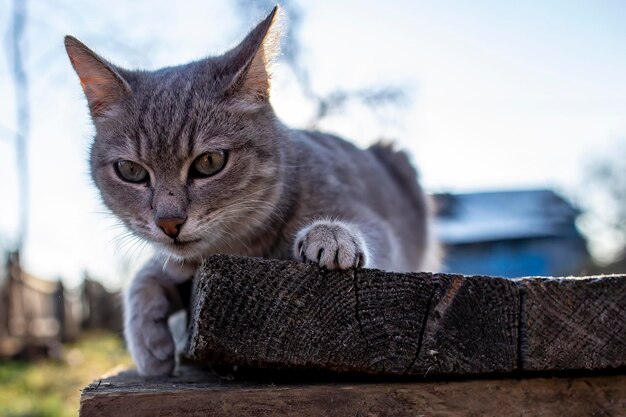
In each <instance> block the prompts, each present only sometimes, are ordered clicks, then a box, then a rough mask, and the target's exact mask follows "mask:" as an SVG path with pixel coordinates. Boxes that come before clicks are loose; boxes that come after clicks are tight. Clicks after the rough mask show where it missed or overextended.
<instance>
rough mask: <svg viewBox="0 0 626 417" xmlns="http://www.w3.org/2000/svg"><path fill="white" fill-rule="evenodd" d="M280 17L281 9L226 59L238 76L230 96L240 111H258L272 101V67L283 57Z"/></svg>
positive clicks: (229, 91)
mask: <svg viewBox="0 0 626 417" xmlns="http://www.w3.org/2000/svg"><path fill="white" fill-rule="evenodd" d="M279 16H280V12H279V8H278V6H275V7H274V8H273V9H272V11H271V13H270V14H269V15H268V16H267V17H266V18H265V19H264V20H263V21H262V22H261V23H259V24H258V25H257V26H256V27H255V28H254V29H252V31H251V32H250V33H249V34H248V36H246V38H245V39H244V40H243V41H242V42H241V43H240V44H239V45H238V46H237V47H235V48H234V49H233V50H231V51H230V52H228V53H226V55H224V58H225V59H226V60H227V66H228V67H230V68H231V70H232V71H233V72H234V76H233V78H232V79H231V81H230V83H229V85H228V87H227V89H226V96H227V97H229V98H230V99H234V102H235V103H236V104H237V106H238V107H242V108H244V109H254V108H257V107H258V106H259V105H262V104H265V103H267V102H268V101H269V97H270V78H271V73H270V66H271V64H272V61H273V60H274V59H275V58H276V56H277V55H278V53H279V46H280V45H279V44H280V35H281V33H280V28H279V26H280V25H279V24H278V21H279V20H280V19H279Z"/></svg>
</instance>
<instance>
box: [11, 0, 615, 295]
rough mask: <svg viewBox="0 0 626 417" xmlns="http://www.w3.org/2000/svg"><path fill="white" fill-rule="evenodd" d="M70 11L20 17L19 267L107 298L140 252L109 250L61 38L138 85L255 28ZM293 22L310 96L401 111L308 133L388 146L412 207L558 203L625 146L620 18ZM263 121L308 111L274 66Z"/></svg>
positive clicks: (164, 10) (415, 5)
mask: <svg viewBox="0 0 626 417" xmlns="http://www.w3.org/2000/svg"><path fill="white" fill-rule="evenodd" d="M79 4H80V7H77V3H76V2H73V1H70V0H58V1H45V0H39V1H31V2H29V6H28V12H29V21H28V26H27V29H26V48H27V52H26V57H25V58H26V62H25V64H26V68H27V72H28V77H29V80H30V86H31V91H30V96H29V97H30V101H31V112H32V114H31V117H32V130H31V137H30V144H29V147H30V149H29V154H28V156H29V163H30V170H29V173H30V177H31V203H32V204H31V206H30V216H29V220H30V228H29V233H28V236H27V240H26V242H25V252H24V254H23V259H24V261H25V264H26V268H27V269H28V270H29V271H31V272H32V273H34V274H36V275H38V276H41V277H44V278H50V279H53V278H56V277H63V278H64V280H65V281H66V282H67V283H68V284H70V285H76V284H77V283H79V281H80V278H81V277H82V274H83V272H84V271H85V270H87V271H89V272H90V273H91V274H92V275H94V276H96V277H99V278H101V279H102V280H103V281H104V282H105V283H106V284H107V285H109V286H111V287H119V286H123V285H125V283H126V282H127V281H128V278H129V276H130V275H131V274H132V272H133V271H134V270H136V268H137V267H138V266H139V263H140V260H139V258H145V257H146V256H149V249H146V250H143V251H142V249H143V248H142V247H141V246H142V245H138V244H135V243H133V242H128V241H122V242H121V243H120V240H119V238H118V236H119V235H120V233H121V231H120V229H119V228H116V227H115V226H114V225H115V221H114V219H112V218H111V216H110V215H109V214H108V213H107V212H106V209H105V208H104V207H103V206H102V205H101V203H100V200H99V196H98V193H97V191H96V190H95V188H94V187H93V185H92V184H91V180H90V177H89V173H88V166H87V162H86V161H87V154H88V149H89V144H90V141H91V138H92V136H93V127H92V125H91V122H90V120H89V117H88V112H87V107H86V102H85V99H84V97H83V95H82V91H81V89H80V86H79V83H78V80H77V78H76V76H75V74H74V72H73V71H72V69H71V66H70V65H69V62H68V60H67V57H66V55H65V51H64V49H63V42H62V41H63V36H64V35H65V34H73V35H75V36H77V37H78V38H79V39H81V40H83V41H84V42H85V43H86V44H87V45H89V46H90V47H91V48H93V49H94V50H96V51H97V52H98V53H100V54H101V55H103V56H104V57H106V58H108V59H110V60H111V61H113V62H115V63H116V64H119V65H122V66H126V67H129V68H144V69H155V68H158V67H160V66H165V65H174V64H181V63H185V62H187V61H190V60H193V59H197V58H199V57H203V56H207V55H213V54H219V53H221V52H224V51H226V50H227V49H228V48H230V47H232V46H234V45H235V44H236V43H237V42H238V41H239V40H241V39H242V38H243V36H244V35H245V34H246V31H247V30H248V29H249V28H250V27H252V26H253V24H254V23H255V19H252V18H251V17H250V16H249V15H247V14H246V15H245V16H244V15H243V14H242V13H241V12H240V11H238V9H237V8H236V7H235V2H228V1H217V0H201V1H185V2H171V1H165V0H158V1H137V2H128V1H119V0H115V1H108V2H101V1H81V2H80V3H79ZM296 4H297V5H298V7H299V8H300V10H301V12H302V16H303V24H302V27H301V30H300V31H299V33H298V34H297V35H298V36H299V40H300V42H301V46H302V48H303V54H302V59H303V60H304V62H305V64H306V66H307V68H308V69H309V71H310V73H311V79H312V85H313V88H314V89H315V91H317V92H319V93H320V94H322V93H324V92H329V91H333V90H335V89H338V88H342V89H349V88H363V87H369V86H376V85H397V86H400V87H401V88H402V89H403V90H404V91H405V92H406V94H407V97H408V100H407V101H406V102H404V103H402V104H401V106H399V107H396V108H388V109H387V110H385V112H384V114H383V116H382V117H374V116H372V114H371V113H369V112H368V111H367V110H366V109H364V108H363V107H362V106H358V105H353V106H349V107H348V108H347V109H346V110H345V111H344V112H343V113H342V114H339V115H336V116H333V117H330V118H328V119H327V120H325V121H324V122H323V123H322V124H321V126H320V127H321V128H322V129H324V130H327V131H331V132H334V133H337V134H339V135H341V136H343V137H345V138H347V139H349V140H352V141H353V142H355V143H357V144H358V145H362V146H366V145H368V144H370V143H372V142H374V141H375V140H377V139H378V138H380V137H390V138H393V139H394V140H395V141H396V142H397V143H398V145H399V146H400V147H402V148H404V149H406V150H407V151H408V152H409V153H410V154H411V156H412V158H413V161H414V162H415V164H416V165H417V166H418V167H419V171H420V177H421V180H422V182H423V183H424V185H425V187H426V188H427V189H428V190H429V191H433V192H442V191H452V192H461V191H475V190H492V189H495V190H501V189H524V188H538V187H541V188H544V187H548V188H553V189H556V190H557V191H559V192H561V193H563V194H564V195H566V196H575V195H579V194H580V193H581V184H583V183H584V179H585V172H586V167H587V166H588V164H589V163H590V161H592V160H593V159H594V158H601V157H603V156H604V155H611V154H612V153H613V152H614V149H616V148H617V147H618V146H624V145H623V144H624V140H626V25H624V23H623V22H624V21H626V3H624V2H622V1H608V0H607V1H594V2H589V1H564V0H563V1H559V0H557V1H551V2H543V1H525V2H502V1H480V0H479V1H473V2H467V1H437V2H426V1H414V0H413V1H404V0H396V1H393V2H380V1H367V0H365V1H363V0H361V1H357V0H345V1H330V0H318V1H299V2H296ZM11 10H12V1H9V0H0V30H1V31H2V32H1V33H0V36H2V37H3V38H6V34H7V28H8V27H9V23H10V21H9V17H10V15H11ZM268 11H269V10H268ZM261 17H263V16H261V15H259V16H258V18H259V19H260V18H261ZM286 24H289V22H286ZM3 40H6V39H3ZM6 45H7V43H6V42H3V43H2V44H1V46H0V49H1V52H2V55H1V58H0V249H1V248H2V247H5V248H6V247H9V246H10V245H11V244H12V243H13V242H14V239H15V237H16V233H17V230H16V225H17V219H18V208H17V179H16V173H15V152H14V148H13V138H12V132H14V131H15V126H16V121H15V118H16V114H15V104H14V103H15V96H14V91H13V84H12V78H11V75H10V72H9V68H10V67H9V62H8V61H7V49H6ZM272 103H273V104H274V107H275V109H276V112H277V114H278V116H279V117H280V118H281V119H282V120H283V121H284V122H285V123H286V124H288V125H290V126H292V127H303V126H305V125H306V124H307V122H308V121H309V120H310V118H311V117H312V112H313V106H312V104H311V103H310V102H308V101H307V99H306V97H305V96H304V95H303V94H302V92H301V91H300V90H299V88H298V85H297V83H296V81H295V78H294V76H293V74H291V73H290V71H289V69H288V68H287V66H286V65H285V64H284V63H283V64H281V62H280V61H279V62H278V64H277V66H276V68H275V73H274V83H273V91H272ZM583 193H584V191H583ZM605 250H610V248H605Z"/></svg>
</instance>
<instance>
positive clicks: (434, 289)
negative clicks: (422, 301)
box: [403, 277, 439, 375]
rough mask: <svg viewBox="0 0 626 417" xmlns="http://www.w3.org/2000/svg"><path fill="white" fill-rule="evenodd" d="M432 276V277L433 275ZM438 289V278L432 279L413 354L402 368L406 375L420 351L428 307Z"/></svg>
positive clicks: (428, 312)
mask: <svg viewBox="0 0 626 417" xmlns="http://www.w3.org/2000/svg"><path fill="white" fill-rule="evenodd" d="M433 278H434V277H433ZM438 289H439V279H438V278H437V279H433V289H432V291H431V292H430V295H429V296H428V301H427V302H426V310H425V311H424V320H423V321H422V326H421V328H420V334H419V336H418V338H417V348H416V349H415V355H414V356H413V360H412V361H411V363H410V364H409V366H408V367H407V368H406V369H405V370H404V372H403V375H407V374H408V373H409V372H411V369H413V366H415V363H416V362H417V358H418V357H419V355H420V352H421V351H422V343H423V342H424V333H426V325H427V324H428V318H429V316H430V309H431V308H432V303H433V298H435V293H436V292H437V290H438Z"/></svg>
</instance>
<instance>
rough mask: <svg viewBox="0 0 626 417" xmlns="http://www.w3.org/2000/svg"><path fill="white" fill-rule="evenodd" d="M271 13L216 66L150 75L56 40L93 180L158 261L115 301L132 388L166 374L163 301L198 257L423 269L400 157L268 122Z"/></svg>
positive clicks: (417, 212)
mask: <svg viewBox="0 0 626 417" xmlns="http://www.w3.org/2000/svg"><path fill="white" fill-rule="evenodd" d="M276 12H277V8H275V9H274V10H273V11H272V12H271V13H270V15H269V16H268V17H267V18H266V19H265V20H263V21H262V22H261V23H259V24H258V25H257V26H256V27H255V28H254V29H253V30H252V31H251V32H250V33H249V34H248V35H247V36H246V38H245V39H244V40H243V41H242V42H241V43H240V44H239V45H238V46H237V47H235V48H234V49H232V50H230V51H228V52H226V53H225V54H223V55H221V56H218V57H210V58H206V59H201V60H198V61H195V62H191V63H188V64H185V65H180V66H175V67H167V68H162V69H159V70H156V71H129V70H126V69H123V68H120V67H118V66H114V65H112V64H111V63H109V62H107V61H105V60H104V59H103V58H101V57H99V56H98V55H96V54H95V53H94V52H92V51H91V50H90V49H89V48H87V47H86V46H85V45H84V44H82V43H81V42H80V41H78V40H77V39H75V38H73V37H70V36H68V37H66V38H65V46H66V49H67V53H68V55H69V57H70V60H71V62H72V65H73V67H74V69H75V70H76V72H77V74H78V76H79V78H80V82H81V85H82V88H83V90H84V93H85V95H86V96H87V101H88V104H89V110H90V112H91V116H92V119H93V122H94V124H95V127H96V136H95V140H94V143H93V146H92V147H91V173H92V177H93V180H94V182H95V184H96V186H97V187H98V188H99V190H100V193H101V195H102V198H103V200H104V203H105V204H106V206H107V207H108V208H109V209H110V210H111V211H112V212H113V213H114V214H115V215H116V216H117V217H118V218H119V219H120V220H121V221H122V222H123V223H124V224H125V225H126V227H128V229H129V230H130V231H131V232H132V233H133V234H134V235H135V236H138V237H139V238H141V239H144V240H146V241H148V242H150V243H152V245H153V246H154V248H155V250H156V255H155V257H154V259H153V260H152V261H150V262H149V263H148V264H147V265H145V266H144V267H143V269H141V270H140V272H139V273H138V275H137V276H136V278H135V279H134V280H133V282H132V284H131V285H130V288H129V289H128V290H127V292H126V297H125V336H126V340H127V343H128V347H129V350H130V352H131V354H132V356H133V358H134V361H135V363H136V365H137V367H138V370H139V372H140V373H141V374H143V375H165V374H169V373H171V372H172V370H173V369H174V350H175V348H174V342H173V340H172V336H171V334H170V330H169V328H168V326H167V318H168V316H169V315H170V314H171V313H172V312H173V311H174V303H173V301H172V299H173V298H172V296H171V294H172V293H173V291H172V290H173V289H174V288H175V286H176V285H178V284H180V283H181V282H184V281H187V280H189V279H190V278H191V277H192V276H193V274H194V271H195V269H196V267H197V266H198V264H199V262H200V261H201V259H202V258H203V257H204V256H206V255H209V254H213V253H223V254H236V255H247V256H262V257H268V258H278V259H296V260H301V261H303V262H314V263H317V264H319V265H320V266H322V267H326V268H328V269H347V268H358V267H364V266H367V267H372V268H380V269H385V270H394V271H416V270H425V269H429V268H432V267H433V264H432V263H430V264H429V263H428V262H429V261H430V260H432V259H431V256H430V253H431V249H432V248H433V247H434V245H433V244H431V241H430V238H429V233H428V232H429V225H428V222H429V210H428V207H427V199H426V197H425V195H424V193H423V192H422V190H421V188H420V186H419V185H418V183H417V180H416V175H415V171H414V170H413V168H412V167H411V165H410V163H409V161H408V159H407V157H406V155H404V154H403V153H400V152H395V151H393V150H391V149H390V147H389V146H385V145H374V146H372V147H370V148H369V149H367V150H361V149H358V148H356V147H355V146H353V145H352V144H350V143H348V142H346V141H344V140H342V139H340V138H338V137H335V136H332V135H328V134H323V133H319V132H309V131H300V130H291V129H288V128H287V127H285V126H284V125H283V124H281V122H280V121H279V120H278V119H277V118H276V115H275V114H274V111H273V109H272V106H271V105H270V102H269V91H270V75H269V70H268V65H269V64H270V62H271V60H272V58H273V57H274V56H275V55H276V52H277V48H276V46H277V42H278V34H277V30H276V29H275V27H276V24H275V20H276V16H277V14H276Z"/></svg>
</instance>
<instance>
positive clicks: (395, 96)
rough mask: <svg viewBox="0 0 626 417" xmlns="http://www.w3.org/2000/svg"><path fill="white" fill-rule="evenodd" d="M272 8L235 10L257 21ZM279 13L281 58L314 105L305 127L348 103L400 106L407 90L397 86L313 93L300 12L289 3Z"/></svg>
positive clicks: (249, 2) (259, 3)
mask: <svg viewBox="0 0 626 417" xmlns="http://www.w3.org/2000/svg"><path fill="white" fill-rule="evenodd" d="M274 5H275V2H274V1H272V0H238V1H237V8H238V10H239V11H241V12H242V13H244V14H245V15H246V18H247V19H249V20H251V19H258V18H259V16H262V15H263V13H267V11H268V10H270V9H271V8H272V7H273V6H274ZM282 6H283V12H284V13H285V14H286V17H287V26H286V31H285V33H284V35H285V36H284V37H283V44H282V45H281V46H282V48H281V50H282V55H281V59H282V60H283V61H284V62H285V63H286V64H287V65H288V66H289V68H290V69H291V71H292V73H293V74H294V75H295V77H296V80H297V81H298V84H299V85H300V88H301V89H302V92H303V93H304V95H305V96H306V97H307V98H308V99H309V100H311V101H312V102H313V103H315V111H314V113H313V116H312V117H311V119H310V120H309V123H308V127H309V128H316V127H318V125H319V124H320V123H321V122H322V121H323V120H324V119H326V118H327V117H329V116H332V115H334V114H337V113H340V112H341V111H343V110H344V109H345V108H346V106H347V105H348V104H349V103H350V102H358V103H361V104H363V105H364V106H365V107H367V108H368V109H370V110H371V111H375V110H376V109H378V108H380V107H382V106H385V105H393V106H397V105H400V104H401V103H403V102H404V101H405V99H406V98H407V93H406V91H407V88H406V87H401V86H392V85H384V86H371V87H365V88H359V89H352V90H341V89H337V90H333V91H331V92H330V93H327V94H325V95H323V94H319V93H317V92H316V91H315V90H314V89H313V86H312V81H311V76H310V72H309V70H308V66H307V65H306V64H305V63H304V61H303V60H302V46H301V44H300V42H299V38H300V37H299V31H300V28H301V27H302V22H303V18H304V13H303V12H302V10H301V8H300V7H299V6H298V5H296V4H295V2H294V1H293V0H284V1H283V2H282Z"/></svg>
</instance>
